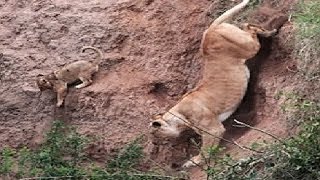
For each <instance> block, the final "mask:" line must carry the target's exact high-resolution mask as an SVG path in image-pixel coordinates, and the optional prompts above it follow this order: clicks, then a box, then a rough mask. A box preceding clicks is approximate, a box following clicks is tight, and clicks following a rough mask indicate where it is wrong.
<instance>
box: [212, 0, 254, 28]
mask: <svg viewBox="0 0 320 180" xmlns="http://www.w3.org/2000/svg"><path fill="white" fill-rule="evenodd" d="M248 3H249V0H243V1H242V2H241V3H240V4H238V5H236V6H234V7H233V8H231V9H229V10H228V11H226V12H224V13H223V14H222V15H221V16H219V17H218V18H217V19H216V20H214V21H213V23H212V24H211V26H217V25H219V24H221V23H223V22H225V21H227V20H228V19H230V18H232V17H233V16H234V15H235V14H237V13H238V12H239V11H240V10H241V9H243V8H244V7H245V6H246V5H247V4H248Z"/></svg>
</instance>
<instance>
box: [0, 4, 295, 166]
mask: <svg viewBox="0 0 320 180" xmlns="http://www.w3.org/2000/svg"><path fill="white" fill-rule="evenodd" d="M281 2H284V4H282V5H281V4H266V5H264V6H263V7H265V8H266V7H268V6H271V8H268V10H263V9H262V10H260V11H257V12H256V14H253V15H252V16H251V17H252V19H255V20H260V22H262V21H263V22H265V19H268V20H269V19H270V16H271V15H273V14H274V11H277V13H278V12H280V11H284V12H285V11H286V10H287V9H288V8H289V7H290V6H289V5H291V4H289V1H281ZM290 2H291V1H290ZM291 3H292V2H291ZM210 5H211V2H209V1H207V0H199V1H183V0H162V1H153V0H142V1H139V0H121V1H119V0H118V1H116V0H113V1H103V0H92V1H81V0H74V1H72V2H71V1H63V0H56V1H45V0H36V1H30V0H25V1H19V0H9V1H2V2H0V22H1V30H0V51H1V52H3V53H4V57H3V58H2V59H1V60H0V80H1V87H0V104H1V105H0V149H2V148H3V147H5V146H11V147H21V146H30V147H34V146H36V145H37V144H39V143H41V142H42V139H43V135H44V133H45V132H46V131H47V130H48V129H49V128H50V125H51V123H52V121H53V120H54V119H60V120H63V121H65V122H67V123H69V124H71V125H74V126H76V127H77V129H78V131H79V132H80V133H83V134H86V135H88V136H91V135H92V136H95V137H97V140H96V141H95V142H93V143H92V145H91V146H90V148H89V149H88V150H89V151H90V153H91V154H92V157H94V158H96V159H97V160H101V161H102V160H104V159H105V157H106V156H108V155H109V154H110V153H111V154H112V153H113V152H114V151H115V150H116V149H118V148H120V147H122V146H123V145H124V144H125V143H127V142H129V141H131V140H133V139H135V138H136V137H137V136H138V135H140V134H146V133H147V126H148V125H149V122H150V120H149V119H150V118H151V117H152V115H154V114H159V113H163V112H165V111H166V110H168V109H169V108H170V107H171V106H172V105H173V104H174V103H175V102H176V101H177V100H178V99H179V98H180V97H181V96H182V95H183V94H184V93H185V92H187V91H189V90H190V89H192V88H193V87H194V86H195V85H196V84H197V82H198V80H199V78H200V77H201V58H200V54H199V45H200V40H201V37H202V33H203V31H204V30H205V29H206V27H207V26H208V25H209V23H210V20H211V18H210V17H209V16H208V15H209V14H210V12H209V11H210V8H209V7H211V6H210ZM274 7H275V8H274ZM277 8H278V9H277ZM208 10H209V11H208ZM270 12H271V13H270ZM271 19H272V18H271ZM271 21H272V20H271ZM271 21H270V23H269V24H271V25H273V24H277V23H276V21H277V18H276V19H275V20H274V21H275V22H271ZM257 23H259V22H257ZM288 27H290V24H287V25H285V26H284V27H283V28H282V30H281V31H280V34H279V35H278V36H277V37H276V38H275V39H274V41H273V42H272V44H271V42H266V43H264V44H265V45H266V46H267V45H271V47H269V48H271V52H272V53H271V55H269V53H270V50H265V51H262V53H261V54H260V55H258V57H256V59H255V60H254V62H256V61H257V62H256V63H253V64H252V65H250V67H252V68H251V70H252V76H253V78H254V80H252V82H251V85H250V88H249V92H248V95H247V97H246V99H245V101H244V105H242V109H240V110H239V113H238V114H240V112H242V114H243V113H245V114H247V113H248V112H249V111H250V112H253V113H251V114H253V115H252V116H251V119H248V118H244V119H241V118H239V120H243V121H245V122H253V123H251V124H254V125H255V126H257V127H260V128H264V129H267V130H271V131H272V132H274V133H275V134H277V135H280V136H283V135H285V134H286V132H285V129H284V128H283V127H284V126H285V125H284V124H283V118H281V114H280V113H279V112H280V111H279V108H277V106H278V102H277V101H276V100H275V99H274V98H273V97H274V94H275V93H276V92H277V89H279V88H284V87H285V86H287V85H289V84H290V83H292V81H291V80H290V78H288V77H290V76H291V74H290V72H289V71H288V70H287V69H286V67H287V66H290V64H291V63H292V62H291V58H290V49H286V45H285V39H281V38H285V37H286V32H285V31H284V29H286V28H288ZM269 28H270V27H269ZM85 45H93V46H95V47H98V48H99V49H101V50H102V51H103V52H104V56H105V57H104V59H103V62H102V63H101V68H100V72H99V73H97V74H96V75H95V77H94V83H93V84H92V85H91V86H89V87H87V88H84V89H80V90H78V89H74V88H71V89H69V93H68V96H67V98H66V101H65V106H64V107H63V108H59V109H57V108H56V107H55V106H54V105H55V94H54V93H53V92H50V91H47V92H44V93H43V94H42V95H41V96H39V92H38V90H37V88H36V86H35V81H34V80H35V77H36V75H37V74H39V73H42V74H45V73H48V72H50V71H51V70H53V69H57V68H59V67H61V66H63V65H64V64H67V63H70V62H73V61H76V60H79V59H82V60H85V59H88V58H94V54H80V53H79V51H80V49H81V47H82V46H85ZM266 48H267V49H268V47H266ZM259 56H260V57H259ZM258 60H259V62H258ZM249 114H250V113H249ZM228 131H229V132H236V133H235V134H232V135H230V133H228V132H227V134H226V137H227V138H232V139H237V141H239V143H243V144H250V143H251V142H253V141H256V140H258V139H263V138H262V135H261V134H258V133H257V132H254V131H242V130H241V131H238V130H237V131H236V130H234V129H232V127H231V126H230V128H229V129H228ZM186 137H194V134H193V133H190V136H186ZM187 141H188V138H185V139H184V140H181V141H179V143H178V144H176V145H172V146H170V147H160V150H159V149H158V150H159V151H158V152H153V153H152V156H151V158H153V159H154V160H155V161H157V162H158V163H164V164H167V165H169V166H174V167H175V166H179V165H180V164H181V162H183V161H185V160H186V159H187V158H188V156H190V154H193V153H195V152H196V150H194V149H192V148H191V147H190V148H189V146H190V143H185V142H187ZM181 142H184V143H181ZM186 144H187V145H186ZM227 146H228V148H230V152H232V149H235V148H234V147H231V146H230V145H227ZM161 148H162V149H161ZM190 149H191V150H190ZM237 152H238V153H241V154H243V153H244V152H242V151H241V152H240V151H238V149H237V150H235V152H234V154H237ZM174 154H176V155H177V154H178V156H174Z"/></svg>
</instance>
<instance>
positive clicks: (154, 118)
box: [151, 114, 162, 121]
mask: <svg viewBox="0 0 320 180" xmlns="http://www.w3.org/2000/svg"><path fill="white" fill-rule="evenodd" d="M161 117H162V115H160V114H156V115H154V116H152V118H151V121H154V120H156V119H160V118H161Z"/></svg>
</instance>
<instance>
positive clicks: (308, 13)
mask: <svg viewBox="0 0 320 180" xmlns="http://www.w3.org/2000/svg"><path fill="white" fill-rule="evenodd" d="M319 7H320V2H318V1H308V2H303V1H301V2H300V3H299V4H298V10H297V12H296V13H295V14H294V15H293V20H294V27H295V28H296V36H295V37H296V43H295V55H296V57H297V58H298V68H299V70H300V72H302V74H303V75H304V76H305V77H306V79H307V80H315V79H318V78H319V76H320V9H319Z"/></svg>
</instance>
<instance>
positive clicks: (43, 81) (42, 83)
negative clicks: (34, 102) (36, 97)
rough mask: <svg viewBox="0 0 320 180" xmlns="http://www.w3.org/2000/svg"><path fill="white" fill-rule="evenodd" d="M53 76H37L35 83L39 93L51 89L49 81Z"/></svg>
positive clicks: (51, 85)
mask: <svg viewBox="0 0 320 180" xmlns="http://www.w3.org/2000/svg"><path fill="white" fill-rule="evenodd" d="M53 76H54V75H53V74H49V75H46V76H45V75H42V74H38V76H37V81H36V83H37V85H38V87H39V89H40V91H44V90H46V89H52V88H53V84H52V83H51V82H50V80H52V79H54V77H53Z"/></svg>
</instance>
